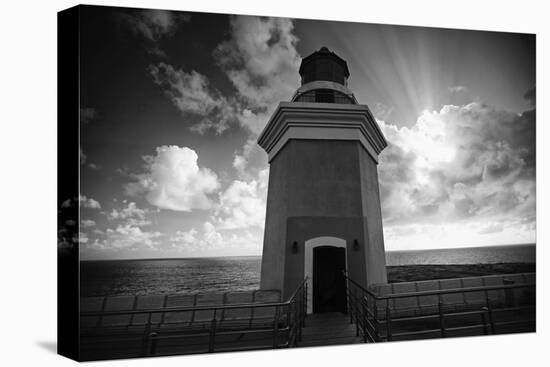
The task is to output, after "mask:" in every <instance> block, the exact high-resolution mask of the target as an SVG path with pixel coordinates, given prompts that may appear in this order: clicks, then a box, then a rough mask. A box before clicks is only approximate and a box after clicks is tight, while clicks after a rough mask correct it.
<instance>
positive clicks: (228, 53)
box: [61, 7, 536, 260]
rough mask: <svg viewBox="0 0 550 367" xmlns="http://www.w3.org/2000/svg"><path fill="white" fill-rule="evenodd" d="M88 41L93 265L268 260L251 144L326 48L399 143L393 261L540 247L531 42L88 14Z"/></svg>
mask: <svg viewBox="0 0 550 367" xmlns="http://www.w3.org/2000/svg"><path fill="white" fill-rule="evenodd" d="M80 36H81V48H80V52H81V54H80V61H81V65H80V77H81V80H80V82H81V83H80V85H81V91H80V98H81V109H80V136H81V137H80V172H81V180H80V192H81V194H80V197H79V198H66V200H63V201H62V205H61V210H64V208H65V209H66V208H70V207H71V206H76V205H78V206H79V208H80V223H79V226H80V229H79V230H80V236H79V237H80V239H79V242H80V253H81V259H83V260H92V259H130V258H163V257H166V258H173V257H202V256H244V255H261V252H262V242H263V228H264V221H265V203H266V197H267V183H268V177H269V164H268V162H267V154H266V153H265V152H264V151H263V150H262V149H261V148H260V147H259V146H258V145H257V144H256V140H257V137H258V135H259V133H260V132H261V131H262V129H263V127H264V126H265V124H266V123H267V121H268V119H269V117H270V115H271V113H272V112H273V111H274V109H275V107H276V106H277V104H278V103H279V102H280V101H289V100H290V98H291V97H292V95H293V93H294V92H295V90H296V89H297V88H298V87H299V86H300V77H299V74H298V68H299V65H300V62H301V58H302V57H305V56H308V55H309V54H310V53H312V52H314V51H315V50H318V49H319V48H320V47H322V46H326V47H328V48H329V49H330V50H332V51H334V52H335V53H336V54H338V55H339V56H340V57H342V58H343V59H345V60H346V61H347V63H348V67H349V70H350V78H349V84H348V87H349V88H350V89H351V90H352V91H353V92H354V94H355V96H356V98H357V100H358V101H359V103H361V104H366V105H368V106H369V107H370V109H371V111H372V112H373V114H374V115H375V118H376V119H377V122H378V124H379V126H380V127H381V129H382V131H383V133H384V135H385V137H386V139H387V140H388V143H389V145H388V147H387V148H386V149H385V150H384V151H383V152H382V153H381V155H380V161H379V165H378V172H379V180H380V195H381V205H382V217H383V226H384V241H385V247H386V250H387V251H388V250H389V251H391V250H414V249H426V248H428V249H433V248H451V247H465V246H487V245H502V244H515V243H534V242H535V229H536V227H535V209H536V208H535V197H536V196H535V194H536V192H535V114H536V110H535V95H536V92H535V36H534V35H527V34H514V33H499V32H480V31H467V30H452V29H439V28H421V27H405V26H388V25H377V24H365V23H346V22H333V21H320V20H305V19H288V18H267V17H253V16H234V15H223V14H206V13H195V12H170V11H161V10H143V9H124V8H109V7H85V8H84V9H83V12H82V16H81V32H80ZM73 225H74V223H73Z"/></svg>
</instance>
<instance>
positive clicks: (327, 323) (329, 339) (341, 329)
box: [298, 312, 362, 347]
mask: <svg viewBox="0 0 550 367" xmlns="http://www.w3.org/2000/svg"><path fill="white" fill-rule="evenodd" d="M361 342H362V338H361V337H357V336H355V324H350V322H349V316H348V315H345V314H343V313H338V312H327V313H316V314H311V315H308V316H307V317H306V326H305V327H304V328H303V330H302V341H301V342H299V343H298V346H299V347H311V346H323V345H339V344H356V343H361Z"/></svg>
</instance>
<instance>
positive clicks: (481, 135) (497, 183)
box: [379, 103, 535, 233]
mask: <svg viewBox="0 0 550 367" xmlns="http://www.w3.org/2000/svg"><path fill="white" fill-rule="evenodd" d="M379 124H380V127H381V128H382V130H383V132H384V134H385V136H386V138H387V140H388V141H389V143H390V145H389V147H388V148H386V150H385V151H384V152H383V153H382V154H381V156H380V165H379V177H380V192H381V200H382V211H383V217H384V223H385V225H386V226H389V227H392V226H397V227H398V226H402V225H407V224H419V223H434V224H437V223H458V222H462V223H465V222H468V221H477V222H478V223H482V222H483V223H486V224H487V223H490V224H491V225H489V226H487V225H486V227H485V228H483V229H479V231H478V232H480V233H481V232H483V233H489V232H492V233H494V232H496V230H497V229H498V228H500V227H498V226H501V225H502V221H504V220H509V219H510V218H517V219H521V218H532V219H533V221H534V216H533V215H534V212H535V111H534V110H531V111H526V112H524V113H522V114H516V113H512V112H507V111H501V110H498V109H495V108H493V107H491V106H487V105H484V104H480V103H471V104H468V105H464V106H454V105H448V106H444V107H443V108H442V109H441V110H440V111H424V112H423V114H422V115H421V116H420V117H419V118H418V120H417V121H416V123H415V124H414V126H412V127H410V128H409V127H401V128H399V127H397V126H395V125H393V124H388V123H385V122H384V121H379ZM515 225H516V226H517V228H519V226H520V224H519V223H516V224H515Z"/></svg>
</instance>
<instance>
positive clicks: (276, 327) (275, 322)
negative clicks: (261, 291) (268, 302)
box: [273, 305, 280, 348]
mask: <svg viewBox="0 0 550 367" xmlns="http://www.w3.org/2000/svg"><path fill="white" fill-rule="evenodd" d="M279 312H280V310H279V306H278V305H277V306H275V319H274V320H273V348H277V337H278V334H279Z"/></svg>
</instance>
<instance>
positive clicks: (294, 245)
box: [292, 241, 298, 254]
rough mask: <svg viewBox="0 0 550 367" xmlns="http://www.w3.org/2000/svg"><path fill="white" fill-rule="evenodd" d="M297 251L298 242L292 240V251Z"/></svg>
mask: <svg viewBox="0 0 550 367" xmlns="http://www.w3.org/2000/svg"><path fill="white" fill-rule="evenodd" d="M297 252H298V242H296V241H294V242H292V253H294V254H295V253H297Z"/></svg>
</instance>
